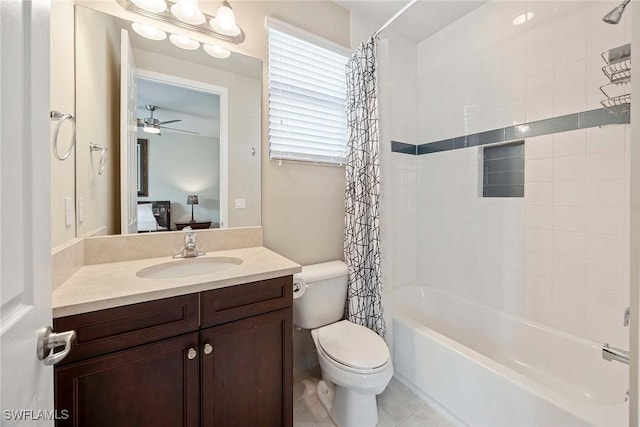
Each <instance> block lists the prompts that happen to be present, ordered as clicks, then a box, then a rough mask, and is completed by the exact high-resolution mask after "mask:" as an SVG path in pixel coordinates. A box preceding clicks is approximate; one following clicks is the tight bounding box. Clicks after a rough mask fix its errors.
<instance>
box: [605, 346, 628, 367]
mask: <svg viewBox="0 0 640 427" xmlns="http://www.w3.org/2000/svg"><path fill="white" fill-rule="evenodd" d="M602 358H603V359H604V360H607V361H609V362H611V361H612V360H615V361H617V362H620V363H624V364H625V365H628V364H629V352H628V351H626V350H622V349H620V348H617V347H610V346H609V344H607V343H605V344H604V345H603V346H602Z"/></svg>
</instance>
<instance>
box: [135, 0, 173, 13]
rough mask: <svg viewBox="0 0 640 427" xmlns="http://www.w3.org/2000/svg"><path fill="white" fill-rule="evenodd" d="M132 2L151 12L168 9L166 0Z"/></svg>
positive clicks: (137, 0) (138, 0) (136, 0)
mask: <svg viewBox="0 0 640 427" xmlns="http://www.w3.org/2000/svg"><path fill="white" fill-rule="evenodd" d="M131 2H132V3H133V4H135V5H136V6H138V7H140V8H142V9H144V10H148V11H149V12H154V13H160V12H164V11H165V10H167V4H166V3H165V2H164V0H131Z"/></svg>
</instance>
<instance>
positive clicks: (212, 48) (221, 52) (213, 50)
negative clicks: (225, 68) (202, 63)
mask: <svg viewBox="0 0 640 427" xmlns="http://www.w3.org/2000/svg"><path fill="white" fill-rule="evenodd" d="M202 47H203V49H204V51H205V52H207V53H208V54H209V55H211V56H213V57H214V58H218V59H225V58H228V57H229V56H231V51H230V50H228V49H225V48H223V47H220V46H216V45H211V44H205V45H204V46H202Z"/></svg>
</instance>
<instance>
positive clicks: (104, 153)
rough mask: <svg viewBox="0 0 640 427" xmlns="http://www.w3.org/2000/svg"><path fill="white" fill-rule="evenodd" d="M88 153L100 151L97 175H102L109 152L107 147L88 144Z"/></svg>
mask: <svg viewBox="0 0 640 427" xmlns="http://www.w3.org/2000/svg"><path fill="white" fill-rule="evenodd" d="M89 151H90V152H91V153H93V152H94V151H100V163H99V165H98V175H102V173H103V172H104V168H105V166H106V165H107V152H108V151H109V148H108V147H105V146H104V145H100V144H94V143H90V144H89Z"/></svg>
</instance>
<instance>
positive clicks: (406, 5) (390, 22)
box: [371, 0, 418, 37]
mask: <svg viewBox="0 0 640 427" xmlns="http://www.w3.org/2000/svg"><path fill="white" fill-rule="evenodd" d="M417 2H418V0H411V1H410V2H409V3H407V4H405V5H404V7H403V8H402V9H400V10H399V11H397V12H396V14H395V15H393V16H392V17H391V18H390V19H389V20H388V21H387V22H385V23H384V25H383V26H382V27H380V29H379V30H378V31H376V32H375V33H373V34H372V35H371V37H376V36H377V35H378V34H380V33H381V32H382V30H384V29H385V28H387V27H388V26H389V25H391V24H392V23H393V21H395V20H396V19H397V18H398V17H399V16H400V15H402V14H403V13H405V12H406V11H407V9H409V8H410V7H411V6H413V5H414V4H415V3H417Z"/></svg>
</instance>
